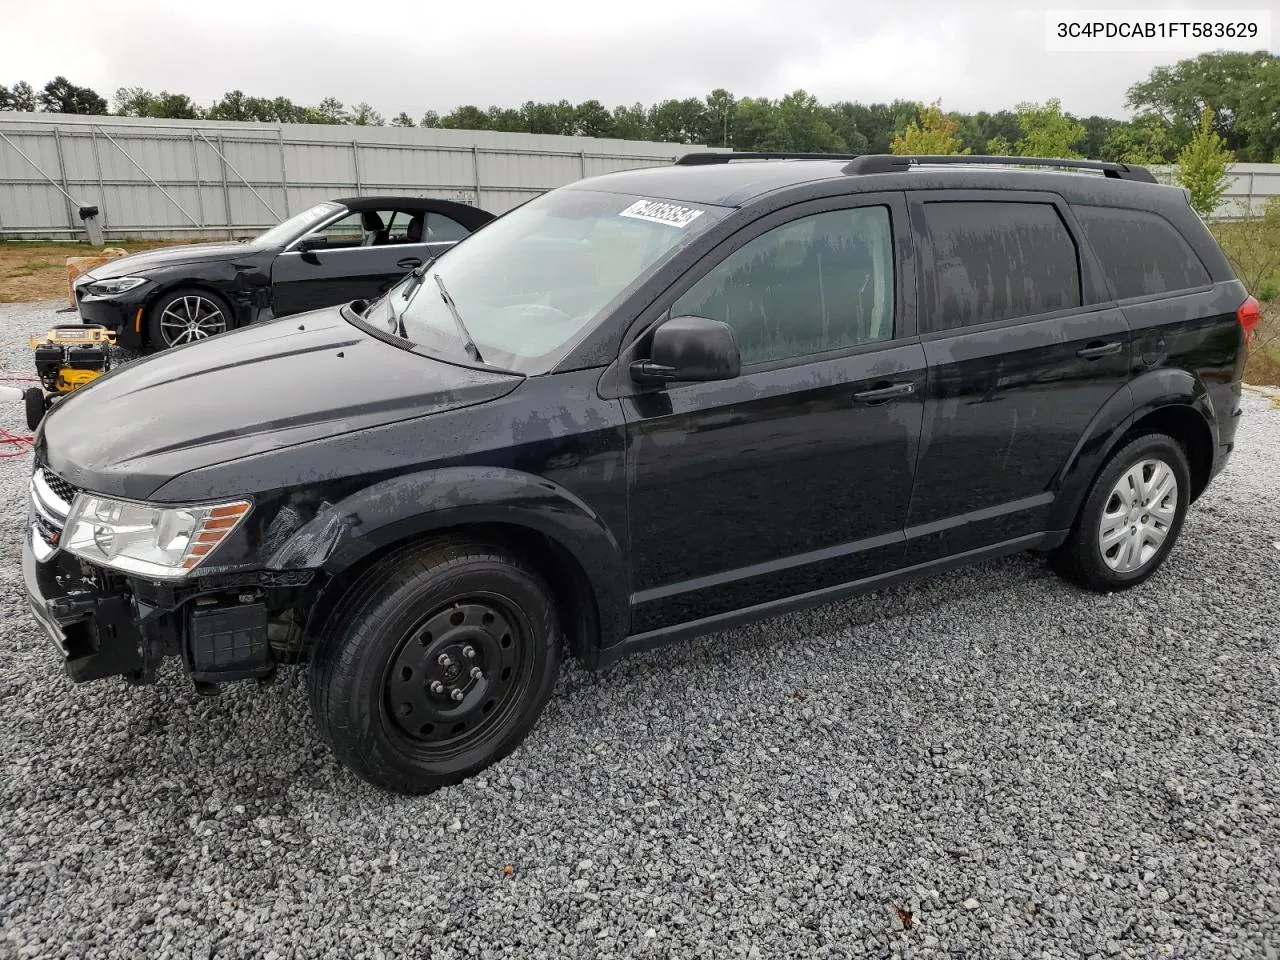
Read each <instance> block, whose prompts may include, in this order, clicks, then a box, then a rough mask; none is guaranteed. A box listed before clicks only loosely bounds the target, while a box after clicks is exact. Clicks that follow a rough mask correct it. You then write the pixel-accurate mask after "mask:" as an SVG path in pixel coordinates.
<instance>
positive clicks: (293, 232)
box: [252, 203, 346, 247]
mask: <svg viewBox="0 0 1280 960" xmlns="http://www.w3.org/2000/svg"><path fill="white" fill-rule="evenodd" d="M344 209H346V208H345V207H343V206H342V205H341V204H338V203H317V204H316V205H315V206H314V207H312V208H311V209H309V210H303V211H302V212H301V213H299V214H297V215H295V216H292V217H290V218H289V219H288V220H286V221H284V223H277V224H276V225H275V226H274V227H272V228H271V229H270V230H268V231H267V232H266V233H260V234H258V235H257V236H256V237H254V238H253V241H252V242H253V243H256V244H260V245H262V246H265V247H283V246H284V245H285V244H286V243H288V242H289V241H290V240H293V239H294V238H296V237H300V236H302V235H303V234H304V233H306V232H308V231H309V230H310V229H311V228H312V226H314V225H315V224H317V223H319V222H320V221H321V220H324V219H325V218H327V217H331V216H333V214H335V213H337V212H338V211H339V210H344Z"/></svg>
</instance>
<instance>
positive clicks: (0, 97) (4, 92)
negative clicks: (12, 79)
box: [0, 83, 13, 110]
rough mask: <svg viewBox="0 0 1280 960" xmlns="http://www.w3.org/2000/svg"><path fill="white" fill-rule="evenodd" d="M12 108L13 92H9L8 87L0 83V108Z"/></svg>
mask: <svg viewBox="0 0 1280 960" xmlns="http://www.w3.org/2000/svg"><path fill="white" fill-rule="evenodd" d="M12 109H13V94H12V93H10V92H9V88H8V87H6V86H5V85H4V84H3V83H0V110H12Z"/></svg>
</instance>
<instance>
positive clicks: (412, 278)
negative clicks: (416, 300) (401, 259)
mask: <svg viewBox="0 0 1280 960" xmlns="http://www.w3.org/2000/svg"><path fill="white" fill-rule="evenodd" d="M435 262H436V258H435V257H432V258H431V259H430V260H428V261H427V262H426V263H423V264H420V265H419V266H416V267H414V268H413V269H412V270H410V271H409V282H408V283H406V284H405V286H404V292H403V293H401V294H400V299H402V300H409V299H411V298H412V297H413V295H414V294H415V293H416V292H417V290H418V288H419V287H420V286H422V278H423V277H425V276H426V275H427V267H429V266H431V265H432V264H433V263H435Z"/></svg>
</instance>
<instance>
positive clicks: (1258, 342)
mask: <svg viewBox="0 0 1280 960" xmlns="http://www.w3.org/2000/svg"><path fill="white" fill-rule="evenodd" d="M1244 379H1245V383H1256V384H1261V385H1267V386H1280V301H1272V302H1271V303H1264V304H1263V305H1262V319H1261V320H1260V321H1259V322H1258V329H1257V330H1255V331H1254V332H1253V341H1252V342H1251V343H1250V344H1249V362H1248V364H1247V365H1246V366H1245V368H1244Z"/></svg>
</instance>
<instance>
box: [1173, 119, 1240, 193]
mask: <svg viewBox="0 0 1280 960" xmlns="http://www.w3.org/2000/svg"><path fill="white" fill-rule="evenodd" d="M1213 124H1214V111H1213V108H1212V107H1211V106H1209V105H1208V104H1205V107H1204V110H1203V111H1202V112H1201V114H1200V127H1199V129H1197V130H1196V133H1195V136H1193V137H1192V138H1191V142H1190V143H1188V144H1187V145H1186V146H1185V147H1183V148H1182V151H1181V152H1180V153H1179V154H1178V174H1177V179H1178V183H1180V184H1182V186H1184V187H1186V188H1187V190H1188V191H1190V193H1191V206H1192V207H1194V208H1195V210H1196V212H1197V213H1199V214H1200V216H1202V217H1207V216H1209V215H1210V214H1211V213H1213V211H1214V210H1215V209H1217V206H1218V201H1219V200H1221V199H1222V195H1223V194H1224V193H1226V190H1227V182H1228V180H1229V178H1228V177H1227V164H1229V163H1230V162H1231V159H1232V156H1231V151H1230V150H1228V149H1227V141H1226V139H1225V138H1224V137H1223V136H1222V135H1221V134H1219V133H1218V131H1216V130H1215V129H1214V128H1213Z"/></svg>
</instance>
